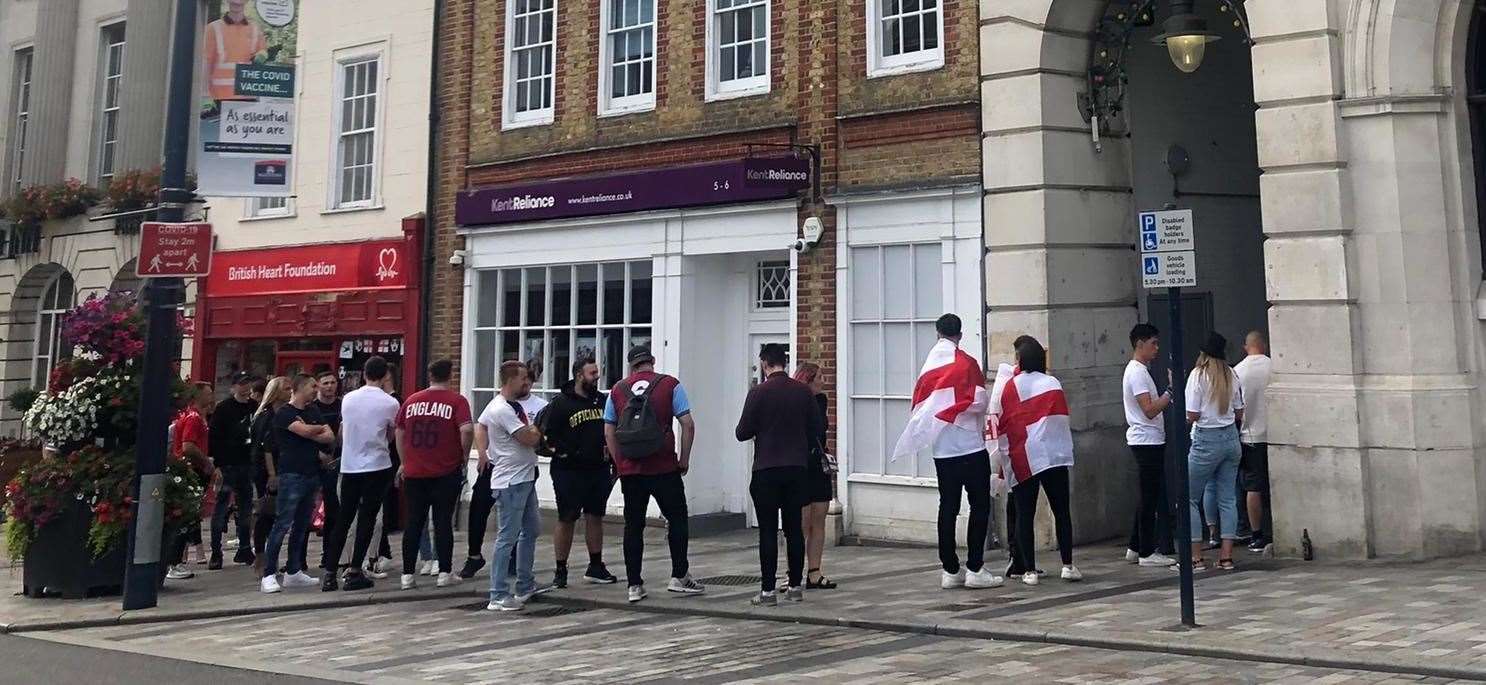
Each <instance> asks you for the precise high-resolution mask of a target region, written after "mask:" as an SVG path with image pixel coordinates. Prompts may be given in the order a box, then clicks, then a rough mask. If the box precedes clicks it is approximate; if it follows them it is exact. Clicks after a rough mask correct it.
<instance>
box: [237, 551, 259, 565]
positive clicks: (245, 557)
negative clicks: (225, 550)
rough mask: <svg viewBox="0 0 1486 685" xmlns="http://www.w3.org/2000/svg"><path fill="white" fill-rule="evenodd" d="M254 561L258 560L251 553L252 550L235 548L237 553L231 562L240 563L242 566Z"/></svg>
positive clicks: (251, 563)
mask: <svg viewBox="0 0 1486 685" xmlns="http://www.w3.org/2000/svg"><path fill="white" fill-rule="evenodd" d="M255 561H258V557H257V556H255V555H254V554H253V550H251V549H239V550H237V554H236V555H234V556H233V557H232V563H234V564H242V565H244V566H252V565H253V562H255Z"/></svg>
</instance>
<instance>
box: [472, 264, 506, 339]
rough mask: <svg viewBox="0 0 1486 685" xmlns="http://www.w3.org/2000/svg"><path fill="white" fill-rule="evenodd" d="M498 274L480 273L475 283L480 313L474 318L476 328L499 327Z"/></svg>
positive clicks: (491, 272)
mask: <svg viewBox="0 0 1486 685" xmlns="http://www.w3.org/2000/svg"><path fill="white" fill-rule="evenodd" d="M499 279H500V272H499V271H481V272H480V277H479V280H478V281H477V283H478V284H479V290H478V291H477V292H476V293H475V298H476V300H478V302H477V304H478V305H479V308H480V311H479V313H478V314H477V315H476V316H475V325H476V326H499V325H500V283H499Z"/></svg>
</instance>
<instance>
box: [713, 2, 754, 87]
mask: <svg viewBox="0 0 1486 685" xmlns="http://www.w3.org/2000/svg"><path fill="white" fill-rule="evenodd" d="M707 5H708V7H709V11H708V16H709V17H710V21H708V22H707V45H708V46H709V47H708V50H707V74H708V80H707V96H708V98H709V99H719V98H727V97H738V96H743V95H757V94H761V93H767V92H769V0H708V3H707Z"/></svg>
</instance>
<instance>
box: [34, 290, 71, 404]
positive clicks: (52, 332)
mask: <svg viewBox="0 0 1486 685" xmlns="http://www.w3.org/2000/svg"><path fill="white" fill-rule="evenodd" d="M73 289H74V285H73V282H72V274H69V273H67V272H66V271H63V272H60V273H58V274H57V275H56V276H54V277H52V280H51V282H50V283H47V285H46V289H45V290H43V291H42V293H41V302H40V305H39V307H38V308H37V311H36V352H35V354H33V355H32V365H31V387H33V388H45V387H46V385H47V381H48V380H49V379H50V378H51V375H52V368H53V367H55V366H56V365H57V361H58V360H60V359H67V358H68V357H71V356H72V350H71V349H68V348H67V347H66V346H65V345H63V344H62V315H63V314H66V313H67V311H68V310H70V309H72V306H73V299H74V296H75V294H74V292H73Z"/></svg>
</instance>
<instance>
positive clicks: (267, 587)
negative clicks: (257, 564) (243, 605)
mask: <svg viewBox="0 0 1486 685" xmlns="http://www.w3.org/2000/svg"><path fill="white" fill-rule="evenodd" d="M258 590H259V591H260V592H262V593H263V594H265V595H271V594H273V593H275V592H282V591H283V590H284V588H283V587H282V586H280V585H279V579H278V578H276V577H274V576H264V577H263V580H262V581H260V582H259V583H258Z"/></svg>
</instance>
